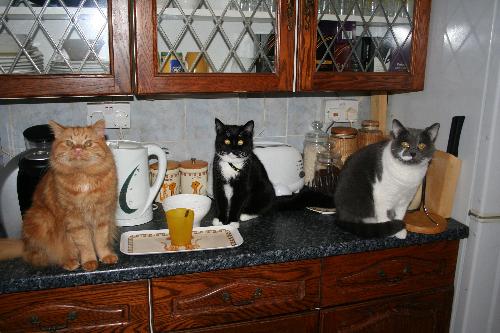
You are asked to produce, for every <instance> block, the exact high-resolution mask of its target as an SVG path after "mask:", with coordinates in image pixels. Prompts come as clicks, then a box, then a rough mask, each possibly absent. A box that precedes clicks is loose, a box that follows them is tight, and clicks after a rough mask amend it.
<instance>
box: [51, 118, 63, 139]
mask: <svg viewBox="0 0 500 333" xmlns="http://www.w3.org/2000/svg"><path fill="white" fill-rule="evenodd" d="M49 126H50V129H51V130H52V133H54V137H56V138H59V137H60V136H61V134H62V133H63V132H64V130H65V129H66V127H64V126H63V125H60V124H58V123H56V122H55V121H53V120H49Z"/></svg>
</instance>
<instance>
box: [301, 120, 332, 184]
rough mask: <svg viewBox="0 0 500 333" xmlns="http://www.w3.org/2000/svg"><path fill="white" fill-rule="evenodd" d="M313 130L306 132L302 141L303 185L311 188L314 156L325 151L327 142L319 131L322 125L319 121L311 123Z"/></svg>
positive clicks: (326, 137)
mask: <svg viewBox="0 0 500 333" xmlns="http://www.w3.org/2000/svg"><path fill="white" fill-rule="evenodd" d="M311 126H312V128H313V130H312V131H311V132H307V133H306V136H305V139H304V183H305V185H306V186H311V184H312V180H313V178H314V164H315V163H316V155H317V154H318V153H321V152H324V151H326V149H327V148H325V145H326V144H327V142H328V134H327V133H325V132H323V131H322V130H321V127H322V126H323V124H322V123H321V122H320V121H317V120H316V121H313V122H312V124H311Z"/></svg>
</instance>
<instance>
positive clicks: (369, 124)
mask: <svg viewBox="0 0 500 333" xmlns="http://www.w3.org/2000/svg"><path fill="white" fill-rule="evenodd" d="M378 124H379V123H378V120H370V119H367V120H363V121H362V122H361V127H363V128H366V129H370V130H375V129H378Z"/></svg>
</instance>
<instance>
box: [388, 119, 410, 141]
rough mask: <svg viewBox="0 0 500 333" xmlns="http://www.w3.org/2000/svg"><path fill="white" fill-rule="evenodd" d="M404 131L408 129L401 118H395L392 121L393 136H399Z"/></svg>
mask: <svg viewBox="0 0 500 333" xmlns="http://www.w3.org/2000/svg"><path fill="white" fill-rule="evenodd" d="M403 131H406V128H405V127H404V126H403V124H401V123H400V122H399V120H397V119H394V120H393V121H392V132H391V133H392V137H393V138H397V137H398V136H399V135H400V134H401V132H403Z"/></svg>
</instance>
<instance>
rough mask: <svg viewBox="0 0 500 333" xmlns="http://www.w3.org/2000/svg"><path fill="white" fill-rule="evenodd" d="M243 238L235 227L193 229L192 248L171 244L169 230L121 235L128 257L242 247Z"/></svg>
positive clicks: (122, 245) (143, 231)
mask: <svg viewBox="0 0 500 333" xmlns="http://www.w3.org/2000/svg"><path fill="white" fill-rule="evenodd" d="M242 243H243V238H242V237H241V234H240V232H239V231H238V229H236V228H235V227H233V226H230V225H224V226H213V227H199V228H193V239H192V241H191V246H190V247H188V248H186V247H183V246H181V247H175V246H172V245H171V244H170V236H169V233H168V229H160V230H140V231H127V232H124V233H123V234H122V235H121V238H120V251H121V252H123V253H125V254H128V255H140V254H156V253H175V252H186V251H205V250H215V249H224V248H232V247H237V246H240V245H241V244H242Z"/></svg>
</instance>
